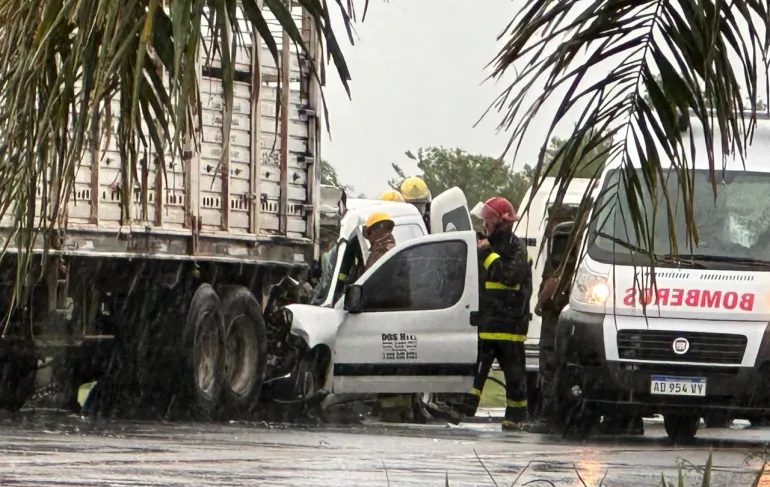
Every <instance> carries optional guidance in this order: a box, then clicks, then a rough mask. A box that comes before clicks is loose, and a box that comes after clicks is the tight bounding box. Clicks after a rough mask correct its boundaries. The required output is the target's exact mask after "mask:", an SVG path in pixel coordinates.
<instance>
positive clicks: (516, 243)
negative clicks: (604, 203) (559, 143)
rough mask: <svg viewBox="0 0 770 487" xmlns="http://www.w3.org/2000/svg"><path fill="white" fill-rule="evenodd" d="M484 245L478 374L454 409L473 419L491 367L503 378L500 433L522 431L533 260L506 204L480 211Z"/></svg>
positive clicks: (492, 203) (476, 319) (500, 201)
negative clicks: (515, 230)
mask: <svg viewBox="0 0 770 487" xmlns="http://www.w3.org/2000/svg"><path fill="white" fill-rule="evenodd" d="M479 216H480V217H481V219H482V220H483V221H484V231H485V235H486V239H480V240H479V243H478V246H479V248H478V255H479V281H480V282H479V285H480V292H479V311H478V313H476V314H475V315H474V316H472V318H471V324H473V325H474V326H477V327H478V336H479V357H478V369H477V371H476V372H477V373H476V377H475V379H474V383H473V389H471V392H470V394H468V395H467V396H465V399H464V400H463V401H462V403H460V404H458V405H456V406H455V409H456V410H457V411H459V412H461V413H462V414H465V415H468V416H473V415H475V414H476V409H477V408H478V405H479V401H480V399H481V392H482V390H483V388H484V383H485V382H486V380H487V376H488V375H489V369H490V368H491V367H492V362H494V361H495V359H497V362H498V363H499V364H500V368H501V369H502V371H503V374H504V376H505V389H506V393H505V396H506V407H505V418H504V420H503V425H502V427H503V430H520V429H521V426H522V423H523V422H524V421H525V420H526V418H527V374H526V363H525V356H524V340H526V338H527V331H528V329H529V299H530V296H531V294H532V260H531V259H530V258H529V256H528V255H527V247H526V244H525V242H524V241H523V240H519V239H518V238H517V237H516V236H515V235H514V234H513V223H514V222H516V221H517V220H518V218H517V216H516V212H515V210H514V208H513V205H511V203H510V201H508V200H507V199H505V198H502V197H499V196H496V197H493V198H490V199H488V200H487V201H486V202H485V203H484V205H483V206H482V208H481V210H480V212H479Z"/></svg>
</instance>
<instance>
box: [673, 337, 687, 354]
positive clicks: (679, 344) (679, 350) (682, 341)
mask: <svg viewBox="0 0 770 487" xmlns="http://www.w3.org/2000/svg"><path fill="white" fill-rule="evenodd" d="M672 348H673V349H674V353H675V354H677V355H684V354H686V353H687V351H688V350H689V349H690V342H689V341H688V340H687V339H686V338H677V339H676V340H674V343H673V345H672Z"/></svg>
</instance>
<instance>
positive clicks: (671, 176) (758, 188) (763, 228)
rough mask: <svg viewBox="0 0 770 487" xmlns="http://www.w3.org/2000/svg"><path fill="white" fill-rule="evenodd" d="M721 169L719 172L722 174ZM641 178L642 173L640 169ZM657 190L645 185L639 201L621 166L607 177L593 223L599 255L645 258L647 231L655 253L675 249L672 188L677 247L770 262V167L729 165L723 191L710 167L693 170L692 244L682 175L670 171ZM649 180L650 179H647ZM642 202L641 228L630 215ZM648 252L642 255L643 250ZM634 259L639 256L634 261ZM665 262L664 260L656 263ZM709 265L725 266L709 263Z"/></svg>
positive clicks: (717, 258)
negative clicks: (735, 168) (632, 197)
mask: <svg viewBox="0 0 770 487" xmlns="http://www.w3.org/2000/svg"><path fill="white" fill-rule="evenodd" d="M721 174H722V173H721V172H719V171H718V172H717V175H718V176H719V175H721ZM637 175H638V177H639V178H640V180H643V179H642V175H641V173H639V172H638V173H637ZM662 179H663V180H664V182H665V183H662V182H660V181H659V182H658V185H657V188H656V189H655V191H654V192H653V193H651V192H650V191H648V190H647V189H646V188H643V189H642V191H641V196H639V197H637V198H636V201H633V202H631V201H629V197H628V193H627V192H626V190H625V188H623V187H622V186H623V185H621V184H618V183H619V182H620V181H621V172H620V171H619V170H616V171H614V172H612V173H611V174H610V175H608V177H607V178H606V179H605V184H604V187H603V189H602V192H601V194H600V196H599V198H598V200H597V205H596V207H595V208H596V213H595V217H594V218H593V219H592V223H591V229H592V234H593V237H594V238H593V241H592V243H591V245H590V247H589V249H588V253H589V255H591V257H592V258H593V259H596V260H598V261H602V262H607V263H612V262H614V263H618V264H632V263H635V264H637V265H638V264H643V263H644V255H643V254H646V253H647V251H648V248H647V245H646V244H645V241H647V240H650V239H645V238H643V237H641V235H644V234H645V233H646V234H649V235H652V239H651V240H652V245H653V247H654V248H653V249H652V253H653V254H654V255H656V256H659V257H663V256H670V255H671V254H675V252H674V249H673V248H672V245H671V242H670V239H669V233H670V232H669V221H668V216H667V214H666V204H665V195H664V192H663V190H662V188H663V184H666V191H667V193H668V197H669V200H670V203H671V205H672V207H673V226H674V230H675V231H674V234H675V235H676V242H677V252H678V254H679V255H680V256H682V257H685V256H686V257H688V258H689V257H690V256H692V259H694V260H698V258H699V257H700V260H708V261H710V262H726V261H730V260H733V261H734V260H741V259H743V260H753V261H763V262H770V173H757V172H747V171H726V172H725V173H724V179H725V180H726V182H724V183H722V182H720V183H719V186H718V187H717V196H716V199H715V198H714V192H713V189H712V186H711V182H710V181H709V177H708V171H707V170H696V171H695V172H694V176H693V188H694V189H693V193H694V205H693V211H694V215H693V216H694V222H695V227H696V229H697V231H698V244H697V245H688V242H687V240H688V239H687V237H686V235H687V226H686V222H685V214H684V204H683V200H682V195H681V189H680V184H679V181H678V175H677V173H676V172H675V171H673V170H672V171H667V172H666V173H664V175H663V178H662ZM642 184H644V183H642ZM632 204H634V205H637V206H638V207H639V208H640V210H641V211H643V212H644V213H645V214H646V215H647V218H646V220H645V223H644V225H643V227H642V228H641V229H639V230H637V229H636V228H635V227H634V224H633V223H632V221H631V218H630V208H631V205H632ZM640 254H642V255H640ZM632 261H633V262H632ZM656 265H659V264H656ZM709 267H712V268H713V267H720V266H719V265H712V264H709Z"/></svg>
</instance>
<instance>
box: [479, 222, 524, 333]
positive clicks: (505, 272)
mask: <svg viewBox="0 0 770 487" xmlns="http://www.w3.org/2000/svg"><path fill="white" fill-rule="evenodd" d="M479 278H480V281H482V282H480V283H479V284H480V292H479V313H478V316H477V317H476V318H475V319H474V324H477V325H478V328H479V338H480V339H482V340H510V341H521V342H523V341H524V340H525V339H526V336H527V331H528V329H529V319H530V309H529V299H530V297H531V296H532V260H531V259H530V258H529V256H528V255H527V247H526V244H525V243H524V241H523V240H520V239H518V238H517V237H516V236H515V235H513V234H512V233H507V234H497V233H496V234H492V235H490V236H489V244H487V245H485V246H483V247H481V248H480V249H479Z"/></svg>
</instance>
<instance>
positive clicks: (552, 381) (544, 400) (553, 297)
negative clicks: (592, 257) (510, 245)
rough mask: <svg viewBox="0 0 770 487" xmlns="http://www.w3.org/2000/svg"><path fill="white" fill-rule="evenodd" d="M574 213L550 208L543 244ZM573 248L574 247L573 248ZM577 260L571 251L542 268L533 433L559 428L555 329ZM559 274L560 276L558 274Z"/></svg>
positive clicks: (538, 300)
mask: <svg viewBox="0 0 770 487" xmlns="http://www.w3.org/2000/svg"><path fill="white" fill-rule="evenodd" d="M575 213H576V211H575V209H574V208H572V207H569V206H566V205H559V206H556V205H554V206H553V207H551V208H550V209H549V210H548V226H547V227H546V230H545V235H544V237H545V238H544V240H545V242H546V243H550V242H551V235H552V233H553V228H554V227H555V226H556V225H558V224H559V223H563V222H568V221H574V220H575V217H576V215H575ZM575 248H576V247H575ZM576 263H577V256H576V252H575V249H573V250H572V251H570V252H569V254H568V258H567V262H566V263H565V265H564V266H559V265H558V264H556V263H555V262H554V259H553V258H551V256H550V255H549V256H548V258H546V261H545V266H544V268H543V280H542V282H541V284H540V289H539V290H538V295H537V305H536V306H535V313H537V315H538V316H541V317H542V321H541V323H542V324H541V328H540V356H539V362H540V371H539V372H540V374H539V375H540V377H539V381H540V394H541V404H540V411H539V413H540V421H539V424H538V425H535V428H536V429H538V428H539V429H542V430H543V431H533V432H557V431H558V429H559V428H560V426H561V422H560V420H561V418H560V414H561V410H560V408H559V403H558V400H559V397H558V387H557V382H556V378H557V375H556V374H557V369H558V357H557V356H556V348H555V347H556V325H557V324H558V322H559V315H560V314H561V310H562V309H563V308H564V306H566V305H567V303H568V302H569V290H570V289H569V287H570V285H571V284H572V274H573V273H574V271H575V265H576ZM559 271H561V272H559Z"/></svg>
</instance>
